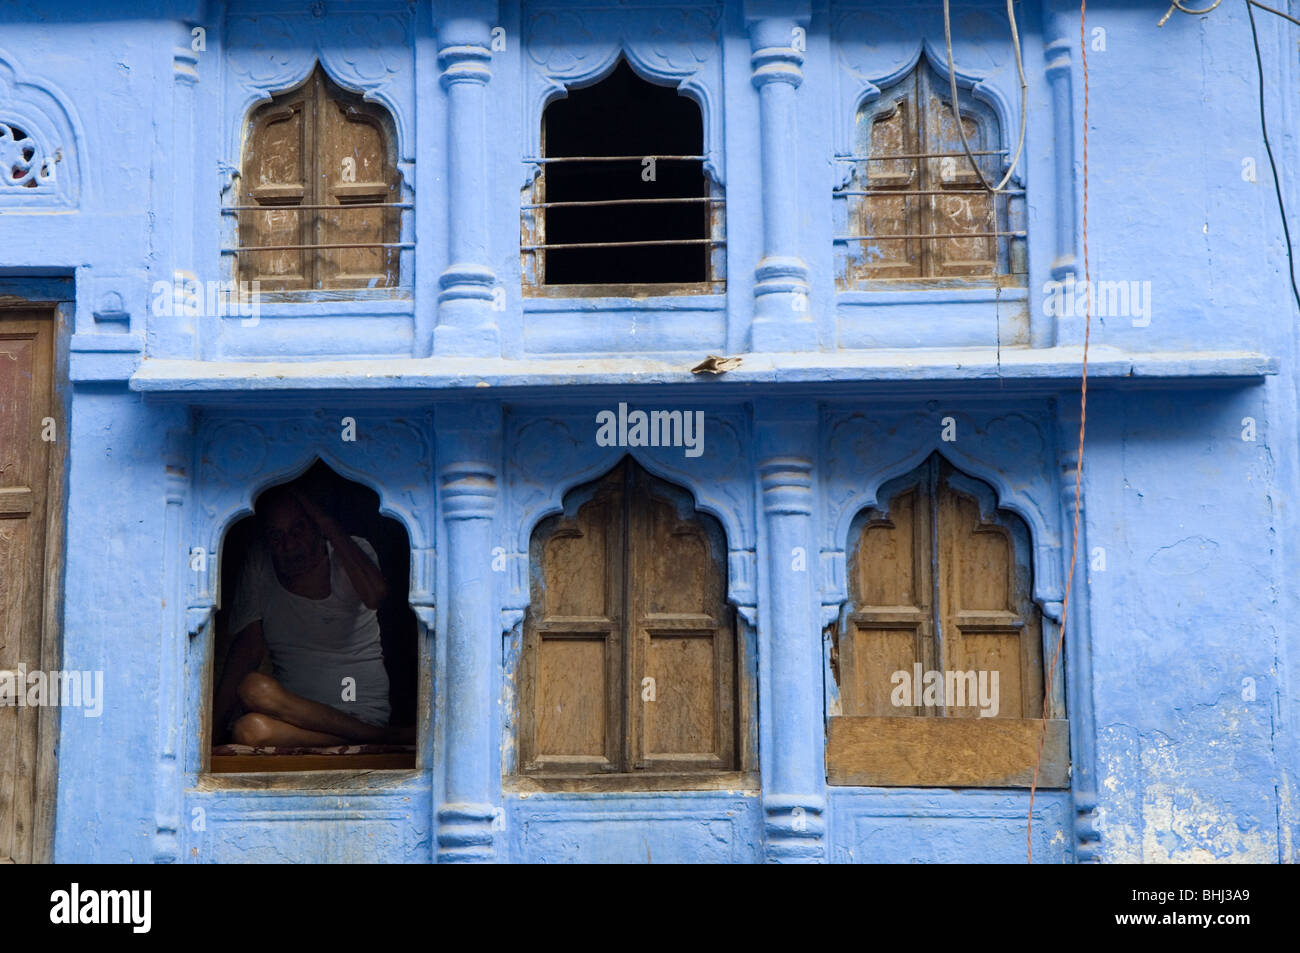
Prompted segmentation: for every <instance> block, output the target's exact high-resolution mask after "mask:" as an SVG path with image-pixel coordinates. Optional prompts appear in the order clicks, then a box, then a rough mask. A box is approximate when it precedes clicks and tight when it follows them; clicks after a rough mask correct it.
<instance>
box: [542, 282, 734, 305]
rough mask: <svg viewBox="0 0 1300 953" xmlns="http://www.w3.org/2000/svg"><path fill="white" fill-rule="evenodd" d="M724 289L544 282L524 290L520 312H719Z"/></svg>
mask: <svg viewBox="0 0 1300 953" xmlns="http://www.w3.org/2000/svg"><path fill="white" fill-rule="evenodd" d="M726 307H727V296H726V293H725V289H724V288H722V287H721V286H720V285H719V286H717V287H715V286H714V285H711V284H707V283H705V284H689V285H671V284H664V285H548V286H546V287H545V288H544V289H538V288H531V289H526V290H525V292H524V311H577V310H581V311H597V310H599V311H604V310H607V309H612V310H628V309H633V308H635V309H639V310H642V311H659V310H664V309H668V310H674V311H685V310H694V311H723V310H725V309H726Z"/></svg>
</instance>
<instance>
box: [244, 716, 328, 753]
mask: <svg viewBox="0 0 1300 953" xmlns="http://www.w3.org/2000/svg"><path fill="white" fill-rule="evenodd" d="M234 738H235V744H237V745H252V746H253V747H254V748H266V747H271V746H280V747H286V748H326V747H332V746H334V745H345V744H347V743H348V742H347V739H346V738H340V737H338V736H337V735H327V734H325V733H323V732H320V731H308V730H307V729H306V728H299V727H298V726H297V725H291V724H289V723H288V722H284V721H279V720H277V719H275V718H272V717H271V716H270V715H260V714H257V713H253V714H248V715H244V716H243V717H242V718H240V719H239V720H238V721H236V722H235V729H234Z"/></svg>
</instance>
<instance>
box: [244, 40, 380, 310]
mask: <svg viewBox="0 0 1300 953" xmlns="http://www.w3.org/2000/svg"><path fill="white" fill-rule="evenodd" d="M238 194H239V200H238V206H237V208H236V211H237V214H238V217H239V218H238V220H239V248H238V249H237V250H236V255H237V260H238V277H239V280H241V281H254V280H256V281H259V282H260V287H261V290H262V291H293V290H300V289H302V290H306V289H316V288H385V287H391V286H394V285H396V284H398V277H399V276H398V265H399V259H400V247H401V245H400V242H399V240H398V235H399V231H400V214H401V213H400V211H399V210H400V208H401V207H402V205H401V203H400V202H399V198H400V191H399V185H398V175H397V167H396V156H395V135H394V131H393V125H392V121H391V118H390V117H389V116H388V114H387V113H386V112H385V111H384V110H383V109H382V108H381V107H379V106H376V105H375V104H373V103H368V102H365V101H364V100H362V98H361V97H360V96H359V95H357V94H355V93H350V92H347V91H346V90H343V89H342V88H340V87H339V86H338V85H337V84H335V83H334V82H333V81H332V80H331V79H330V78H329V77H328V76H326V75H325V72H324V70H322V69H321V68H320V67H319V66H318V67H317V68H316V70H315V71H314V72H313V73H312V74H311V76H310V77H308V79H307V81H306V82H305V83H303V84H302V85H300V86H298V87H297V88H295V89H292V90H290V91H288V92H285V93H281V94H279V95H277V96H275V97H274V98H273V99H272V100H271V102H269V103H267V104H265V105H263V106H260V107H258V108H257V109H256V110H254V112H253V113H252V115H251V116H250V117H249V123H248V130H247V136H246V139H245V144H244V160H243V169H242V171H241V173H240V187H239V193H238ZM253 249H267V250H266V251H255V250H253Z"/></svg>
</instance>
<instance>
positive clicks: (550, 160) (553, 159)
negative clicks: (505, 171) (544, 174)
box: [524, 153, 708, 165]
mask: <svg viewBox="0 0 1300 953" xmlns="http://www.w3.org/2000/svg"><path fill="white" fill-rule="evenodd" d="M707 158H708V156H656V155H650V154H649V153H647V154H645V155H639V156H535V157H533V158H530V159H525V160H524V162H526V163H530V164H532V163H536V164H539V165H552V164H554V163H557V162H640V161H641V160H642V159H654V160H655V161H656V162H659V161H663V162H703V161H704V160H705V159H707Z"/></svg>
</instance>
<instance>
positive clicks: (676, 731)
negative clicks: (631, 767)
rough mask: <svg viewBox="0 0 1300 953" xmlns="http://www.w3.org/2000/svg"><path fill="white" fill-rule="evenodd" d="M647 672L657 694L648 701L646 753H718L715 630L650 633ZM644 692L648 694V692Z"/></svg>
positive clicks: (659, 755)
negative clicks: (715, 705)
mask: <svg viewBox="0 0 1300 953" xmlns="http://www.w3.org/2000/svg"><path fill="white" fill-rule="evenodd" d="M647 635H648V639H647V642H648V646H649V651H648V653H647V659H646V671H647V672H648V673H649V674H650V676H651V677H652V678H654V684H655V697H654V700H653V701H649V702H645V704H644V705H643V706H642V711H643V712H644V717H645V758H646V760H647V761H653V760H655V759H664V758H673V757H678V758H681V757H684V756H691V755H694V756H703V757H704V759H705V760H706V761H709V762H712V761H714V760H716V758H717V751H718V737H717V713H716V712H715V711H714V701H715V699H716V697H717V694H718V689H719V686H718V672H717V665H716V663H715V659H714V655H715V652H714V646H713V640H714V637H715V633H714V632H713V631H711V630H706V631H703V632H649V633H647ZM643 694H644V693H643Z"/></svg>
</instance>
